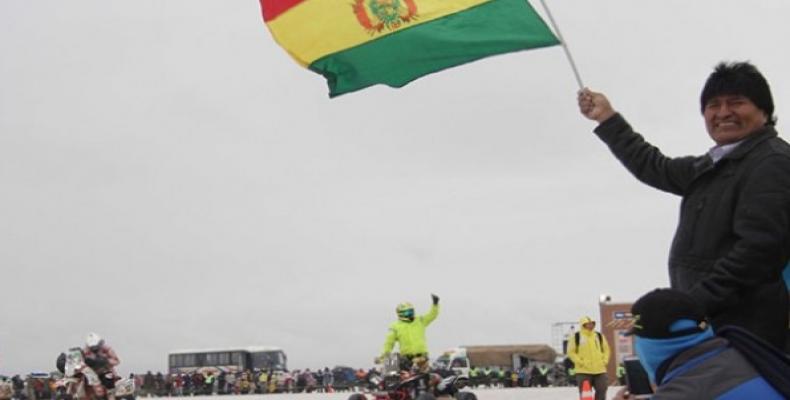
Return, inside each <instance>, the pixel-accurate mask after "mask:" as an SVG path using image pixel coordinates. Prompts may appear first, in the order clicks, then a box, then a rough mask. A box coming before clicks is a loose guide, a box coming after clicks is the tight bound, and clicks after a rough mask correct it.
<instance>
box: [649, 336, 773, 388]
mask: <svg viewBox="0 0 790 400" xmlns="http://www.w3.org/2000/svg"><path fill="white" fill-rule="evenodd" d="M656 381H657V382H658V389H657V390H656V394H655V396H653V397H652V400H675V399H678V400H679V399H697V400H706V399H709V400H736V399H745V400H757V399H759V400H774V399H776V400H782V399H784V397H783V396H782V395H781V394H779V392H777V391H776V390H774V388H773V387H771V385H770V384H769V383H768V382H767V381H766V380H765V379H764V378H763V377H762V376H760V374H759V373H758V372H757V371H756V370H755V369H754V368H753V367H752V366H751V364H750V363H749V361H748V360H746V358H744V357H743V355H741V353H739V352H738V350H736V349H734V348H732V347H731V346H730V345H729V342H727V340H726V339H723V338H720V337H715V338H713V339H710V340H707V341H705V342H702V343H700V344H699V345H697V346H694V347H692V348H690V349H688V350H685V351H683V352H681V353H680V354H678V355H677V356H675V357H673V358H672V359H670V360H667V361H666V362H664V363H663V364H662V366H661V367H660V368H659V370H658V371H657V372H656Z"/></svg>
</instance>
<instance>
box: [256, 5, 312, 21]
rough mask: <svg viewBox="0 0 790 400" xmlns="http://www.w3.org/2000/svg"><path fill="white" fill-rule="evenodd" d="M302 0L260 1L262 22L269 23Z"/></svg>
mask: <svg viewBox="0 0 790 400" xmlns="http://www.w3.org/2000/svg"><path fill="white" fill-rule="evenodd" d="M303 1H304V0H261V9H263V20H264V21H271V20H273V19H275V18H277V16H278V15H280V14H282V13H284V12H286V11H288V9H289V8H291V7H293V6H295V5H297V4H299V3H301V2H303Z"/></svg>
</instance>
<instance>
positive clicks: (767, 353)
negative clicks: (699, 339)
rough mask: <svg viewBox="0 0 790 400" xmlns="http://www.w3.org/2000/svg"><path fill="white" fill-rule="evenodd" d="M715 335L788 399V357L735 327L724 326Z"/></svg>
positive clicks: (789, 383)
mask: <svg viewBox="0 0 790 400" xmlns="http://www.w3.org/2000/svg"><path fill="white" fill-rule="evenodd" d="M716 335H717V336H720V337H723V338H725V339H727V341H729V342H730V345H731V346H732V347H733V348H735V349H736V350H738V352H740V353H741V354H742V355H743V356H744V357H745V358H746V359H747V360H748V361H749V363H750V364H751V365H752V367H754V369H756V370H757V372H758V373H760V375H762V377H763V378H764V379H765V380H766V381H768V383H769V384H770V385H771V386H773V388H774V389H776V391H778V392H779V393H781V394H782V395H783V396H785V397H786V398H790V374H788V371H790V357H789V356H788V355H787V354H785V353H784V352H782V351H781V350H779V349H777V348H776V347H774V346H772V345H771V344H769V343H768V342H766V341H764V340H763V339H761V338H759V337H757V336H755V335H754V334H753V333H751V332H749V331H747V330H745V329H743V328H740V327H737V326H732V325H729V326H724V327H722V328H721V329H719V331H718V332H716Z"/></svg>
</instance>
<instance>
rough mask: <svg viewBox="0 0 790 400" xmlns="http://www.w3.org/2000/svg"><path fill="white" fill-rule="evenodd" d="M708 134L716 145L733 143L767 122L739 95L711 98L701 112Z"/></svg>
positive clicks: (758, 110)
mask: <svg viewBox="0 0 790 400" xmlns="http://www.w3.org/2000/svg"><path fill="white" fill-rule="evenodd" d="M702 115H703V116H704V117H705V127H706V128H708V134H709V135H710V137H711V139H713V141H714V142H716V144H718V145H723V144H729V143H735V142H737V141H739V140H741V139H743V138H745V137H747V136H749V135H750V134H752V133H754V132H755V131H757V130H758V129H760V128H761V127H762V126H763V125H765V124H766V122H768V117H767V116H766V115H765V112H763V110H761V109H759V108H757V106H755V105H754V103H752V101H751V100H749V98H747V97H745V96H740V95H721V96H715V97H712V98H711V99H710V100H708V102H707V103H705V108H704V109H703V111H702Z"/></svg>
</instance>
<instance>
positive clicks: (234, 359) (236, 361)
mask: <svg viewBox="0 0 790 400" xmlns="http://www.w3.org/2000/svg"><path fill="white" fill-rule="evenodd" d="M230 362H231V364H233V365H235V366H237V367H239V368H241V369H244V353H243V352H240V351H234V352H232V353H230Z"/></svg>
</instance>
